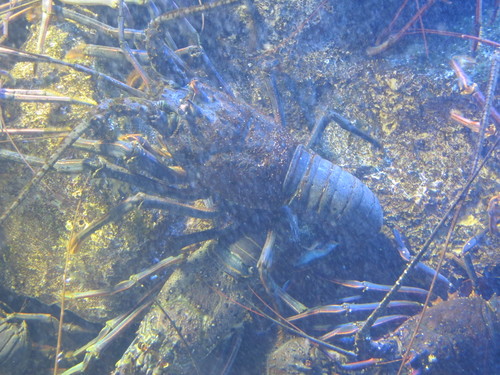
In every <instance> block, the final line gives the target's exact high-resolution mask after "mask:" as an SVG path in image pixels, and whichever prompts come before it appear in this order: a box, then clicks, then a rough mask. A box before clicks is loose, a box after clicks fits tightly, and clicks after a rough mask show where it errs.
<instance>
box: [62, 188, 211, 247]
mask: <svg viewBox="0 0 500 375" xmlns="http://www.w3.org/2000/svg"><path fill="white" fill-rule="evenodd" d="M135 208H141V209H154V208H155V209H160V210H165V209H167V210H172V212H175V213H176V214H179V215H184V216H191V217H197V218H200V219H215V218H217V217H218V216H220V213H219V212H218V211H217V210H214V209H209V208H200V207H196V206H193V205H189V204H185V203H180V202H177V201H176V200H174V199H172V198H158V197H155V196H151V195H147V194H144V193H138V194H136V195H134V196H133V197H130V198H127V199H125V200H124V201H123V202H121V203H120V204H118V205H117V206H115V207H114V208H112V209H111V210H110V211H109V212H108V213H107V214H106V215H104V216H102V217H101V218H99V219H97V220H95V221H94V222H92V223H91V224H90V225H89V226H88V227H87V228H85V229H84V230H82V231H81V232H78V233H77V234H75V235H74V236H73V237H72V238H71V240H70V244H69V248H70V249H71V250H72V251H75V250H77V249H78V248H79V246H80V245H81V243H82V242H83V241H84V240H85V238H87V237H88V236H90V235H91V234H92V233H94V232H95V231H96V230H98V229H100V228H102V227H103V226H104V225H106V224H108V223H110V222H112V221H116V220H119V219H120V218H122V217H123V216H125V215H126V214H127V213H129V212H130V211H132V210H133V209H135Z"/></svg>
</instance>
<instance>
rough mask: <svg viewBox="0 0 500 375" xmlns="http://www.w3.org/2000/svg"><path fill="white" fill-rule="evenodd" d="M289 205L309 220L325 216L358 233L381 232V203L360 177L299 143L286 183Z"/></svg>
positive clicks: (333, 224) (335, 225) (284, 184)
mask: <svg viewBox="0 0 500 375" xmlns="http://www.w3.org/2000/svg"><path fill="white" fill-rule="evenodd" d="M283 192H284V194H285V197H286V199H287V204H288V205H289V206H290V207H291V208H292V209H293V210H294V211H295V212H297V213H299V214H300V213H304V214H303V216H304V215H305V216H306V217H305V218H304V219H305V220H317V219H321V220H322V221H324V222H327V223H329V224H330V225H331V226H332V227H335V228H337V227H339V228H340V227H341V228H343V229H347V230H348V231H349V232H352V233H354V234H358V235H371V234H376V233H378V232H379V231H380V229H381V227H382V223H383V212H382V207H381V206H380V203H379V201H378V199H377V197H376V196H375V194H373V192H372V191H371V190H370V189H368V187H367V186H366V185H365V184H363V183H362V182H361V181H360V180H359V179H358V178H356V177H354V176H353V175H352V174H350V173H348V172H346V171H344V170H343V169H342V168H340V167H339V166H337V165H334V164H332V163H331V162H329V161H328V160H325V159H323V158H322V157H320V156H319V155H318V154H316V153H314V152H313V151H309V150H307V149H306V148H305V147H304V146H303V145H299V146H298V147H297V148H296V150H295V152H294V154H293V157H292V162H291V163H290V167H289V168H288V172H287V174H286V177H285V181H284V182H283Z"/></svg>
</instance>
